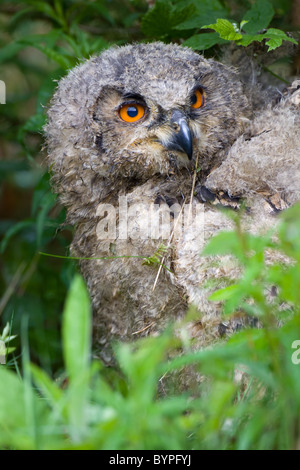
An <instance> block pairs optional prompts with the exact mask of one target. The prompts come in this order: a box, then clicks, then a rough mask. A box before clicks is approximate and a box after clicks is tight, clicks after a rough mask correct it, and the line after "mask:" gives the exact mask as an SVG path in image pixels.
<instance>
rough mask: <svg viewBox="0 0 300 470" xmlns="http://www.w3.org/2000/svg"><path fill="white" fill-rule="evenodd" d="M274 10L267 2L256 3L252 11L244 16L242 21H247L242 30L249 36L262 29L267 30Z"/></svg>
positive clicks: (262, 0)
mask: <svg viewBox="0 0 300 470" xmlns="http://www.w3.org/2000/svg"><path fill="white" fill-rule="evenodd" d="M274 13H275V11H274V8H273V6H272V5H271V3H270V2H268V1H267V0H259V1H257V2H255V3H254V4H253V5H252V7H251V9H250V10H249V11H247V13H246V14H245V15H244V17H243V20H242V21H247V24H245V23H244V24H243V26H242V28H243V30H244V31H246V33H248V34H255V33H257V32H258V31H260V30H261V29H266V28H267V27H268V26H269V24H270V22H271V20H272V18H273V16H274Z"/></svg>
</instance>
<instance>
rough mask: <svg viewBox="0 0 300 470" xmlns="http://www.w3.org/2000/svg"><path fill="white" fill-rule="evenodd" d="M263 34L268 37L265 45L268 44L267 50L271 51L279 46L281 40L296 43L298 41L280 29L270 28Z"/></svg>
mask: <svg viewBox="0 0 300 470" xmlns="http://www.w3.org/2000/svg"><path fill="white" fill-rule="evenodd" d="M264 36H265V38H266V39H268V38H269V39H268V40H267V41H266V44H267V46H269V49H268V52H269V51H272V50H273V49H276V48H277V47H280V46H281V44H282V41H289V42H293V43H294V44H298V42H297V41H296V40H295V39H293V38H290V37H288V36H287V35H286V34H285V33H284V32H283V31H281V30H280V29H275V28H270V29H268V31H267V32H266V33H265V35H264Z"/></svg>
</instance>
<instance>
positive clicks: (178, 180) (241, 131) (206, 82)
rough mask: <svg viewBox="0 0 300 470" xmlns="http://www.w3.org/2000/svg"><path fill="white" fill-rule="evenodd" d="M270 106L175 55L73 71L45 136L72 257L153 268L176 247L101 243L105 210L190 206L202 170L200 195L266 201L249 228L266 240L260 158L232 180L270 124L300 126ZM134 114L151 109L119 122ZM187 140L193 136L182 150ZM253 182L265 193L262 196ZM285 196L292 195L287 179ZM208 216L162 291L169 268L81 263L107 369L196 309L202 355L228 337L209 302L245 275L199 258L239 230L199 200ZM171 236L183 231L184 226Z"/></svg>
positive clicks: (176, 257)
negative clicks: (212, 241)
mask: <svg viewBox="0 0 300 470" xmlns="http://www.w3.org/2000/svg"><path fill="white" fill-rule="evenodd" d="M196 90H200V93H201V99H203V102H202V104H201V105H200V106H199V107H198V108H194V107H193V104H194V101H195V100H196V97H195V96H196V95H197V93H198V92H197V91H196ZM197 96H198V95H197ZM261 96H262V98H261V107H262V108H264V107H265V109H266V110H265V111H262V110H260V111H259V113H258V108H257V104H256V105H254V104H253V103H254V102H255V103H257V102H258V101H259V100H258V99H257V97H258V91H257V87H256V86H255V93H254V89H253V88H252V89H251V87H249V86H248V87H247V86H245V85H244V84H243V83H242V82H241V81H240V80H239V78H238V75H237V74H236V72H235V70H234V69H231V68H230V67H227V66H225V65H222V64H220V63H218V62H216V61H213V60H206V59H204V58H203V57H201V56H199V55H198V54H196V53H194V52H192V51H191V50H190V49H188V48H183V47H180V46H177V45H175V44H169V45H165V44H163V43H153V44H136V45H128V46H124V47H120V48H118V47H115V48H111V49H109V50H107V51H105V52H103V53H102V54H101V55H100V56H99V57H94V58H91V59H90V60H89V61H86V62H84V63H83V64H81V65H79V66H78V67H76V68H75V69H73V70H71V71H70V73H69V74H68V76H67V77H66V78H64V79H62V80H61V81H60V83H59V86H58V89H57V91H56V93H55V95H54V97H53V99H52V103H51V106H50V108H49V111H48V124H47V125H46V128H45V131H46V138H47V147H48V154H49V160H48V164H49V166H51V171H52V174H53V176H52V183H53V188H54V190H55V191H56V192H57V193H58V194H59V195H60V200H61V203H62V204H64V205H65V206H66V207H67V209H68V220H69V222H70V223H72V224H74V225H75V226H76V230H75V236H74V240H73V242H72V245H71V251H72V254H73V255H76V256H81V257H101V256H140V257H149V256H152V255H153V253H155V251H157V249H158V247H159V245H160V244H161V243H162V242H163V243H164V244H167V242H168V237H167V238H166V237H163V236H162V237H160V238H158V239H157V238H155V239H153V238H149V237H148V238H145V239H141V238H139V237H138V238H135V237H134V236H133V233H131V236H130V237H129V238H127V239H125V240H124V239H120V238H119V237H118V235H119V233H118V231H117V232H116V235H115V236H113V237H111V238H108V239H99V236H97V226H98V224H99V222H101V217H102V219H103V214H100V212H99V204H104V203H105V204H111V205H113V206H114V207H118V202H119V197H120V196H125V195H126V196H127V202H128V204H129V205H130V204H133V203H135V202H139V203H143V204H145V207H148V206H149V205H150V204H153V203H157V204H160V208H156V210H158V211H163V210H164V207H165V204H164V203H166V204H169V205H171V203H174V202H178V204H179V205H182V204H183V203H187V202H189V199H190V194H191V190H192V184H193V174H194V170H195V163H196V161H197V160H198V166H199V168H200V171H198V173H197V184H198V185H203V184H207V186H208V187H209V188H210V189H212V190H213V191H216V192H218V191H220V190H225V191H227V192H228V193H229V194H232V195H235V194H238V195H239V194H240V193H242V194H243V195H246V196H247V195H248V193H249V195H251V197H252V198H253V197H254V196H255V197H254V199H253V200H255V203H254V202H253V217H252V218H249V221H248V220H246V221H245V225H246V226H247V227H248V229H250V230H251V229H253V230H256V231H258V230H259V226H258V225H259V224H257V220H261V212H260V211H264V210H265V209H264V207H265V206H264V205H262V206H261V207H262V209H258V212H257V217H258V219H256V215H255V214H256V212H255V207H256V208H257V207H258V208H259V207H260V202H261V200H262V196H259V195H258V193H259V191H260V184H261V186H264V187H265V185H264V184H262V181H263V174H262V173H261V169H260V171H259V174H256V176H254V174H253V172H254V173H256V172H255V168H257V167H256V165H255V160H254V159H252V160H253V162H252V166H251V165H250V167H251V171H250V173H251V178H250V174H249V172H248V173H247V170H245V168H247V162H248V161H250V160H251V155H252V153H251V148H250V149H248V151H247V157H246V155H245V158H244V159H242V161H243V163H242V165H241V166H242V168H241V169H238V170H237V173H236V175H235V176H234V178H233V180H230V175H233V174H234V173H233V172H232V171H231V169H232V167H234V168H236V167H237V166H238V167H239V158H240V157H237V155H240V154H243V148H244V145H245V139H248V140H247V145H248V144H249V145H248V147H250V146H251V145H252V144H251V142H252V143H254V142H256V140H255V139H257V138H259V137H254V136H256V135H257V134H258V132H259V129H261V126H262V123H263V122H264V119H265V118H267V117H268V119H271V121H270V123H271V124H272V125H273V124H274V123H273V122H272V119H273V116H276V120H277V122H276V126H277V127H278V126H279V127H280V126H281V125H282V124H283V123H282V124H281V121H280V116H281V111H282V110H283V109H285V111H282V115H284V118H283V119H284V122H286V120H287V119H288V120H289V122H290V124H291V126H292V121H293V119H296V120H297V119H298V110H297V109H298V108H297V106H295V105H294V104H293V105H292V104H291V103H288V100H285V101H284V103H285V105H283V104H281V103H280V104H279V105H277V108H275V109H274V108H271V105H268V104H267V103H264V101H263V99H264V98H263V96H264V95H263V94H262V95H261ZM254 97H255V99H254ZM132 104H136V106H141V108H139V109H142V110H143V111H141V113H144V114H142V117H141V118H140V119H138V120H137V121H134V122H125V121H124V120H123V119H122V118H121V117H120V112H121V111H120V110H121V109H122V107H124V106H125V105H126V106H127V105H129V106H131V105H132ZM284 106H285V107H284ZM254 108H255V109H254ZM136 109H137V108H136ZM132 112H133V111H132V110H131V113H132ZM176 113H177V114H176ZM255 113H258V114H257V117H256V116H255ZM264 113H266V114H265V115H264ZM287 114H288V117H287ZM178 116H179V117H178ZM264 116H265V117H264ZM179 118H180V119H181V120H180V119H179ZM184 126H185V127H184ZM277 127H276V129H277ZM184 132H185V134H184ZM268 132H269V130H268ZM276 132H277V131H276ZM180 133H181V134H182V133H183V134H184V135H183V134H182V135H181V137H180V140H179V134H180ZM187 133H188V134H187ZM298 134H299V133H297V137H296V139H298V140H297V142H296V144H295V145H296V147H297V145H298V143H299V135H298ZM262 135H263V134H262ZM243 136H247V137H243ZM264 137H265V138H266V139H269V140H268V141H269V148H268V151H267V152H266V156H265V165H266V168H267V167H268V168H269V170H270V171H269V173H268V178H267V179H268V180H269V181H271V179H272V176H270V175H272V174H273V175H275V173H276V169H275V168H274V165H275V164H273V160H272V158H273V151H272V145H275V146H276V145H277V144H272V142H273V139H274V135H272V138H271V135H270V137H268V134H267V133H266V132H265V134H264ZM249 139H250V140H249ZM187 141H188V142H189V144H191V141H192V143H193V148H194V150H193V158H192V159H189V158H188V155H187V154H186V153H189V151H188V149H187V147H186V145H187V144H186V143H187ZM259 148H260V147H259ZM258 151H259V150H258ZM249 155H250V160H249ZM297 155H298V154H297V152H295V154H294V155H293V157H292V159H291V160H290V161H289V168H294V166H295V165H296V166H297V165H298V157H297ZM190 156H191V155H190ZM268 161H269V162H270V163H268ZM270 164H271V168H270ZM226 165H227V166H226ZM250 167H249V168H250ZM223 168H224V171H225V169H226V171H225V173H224V171H223ZM272 168H274V171H273V173H272ZM244 170H245V171H244ZM243 172H244V176H243V181H244V180H245V184H244V186H243V187H242V188H241V187H239V186H238V182H239V181H241V180H242V178H241V174H242V173H243ZM224 176H225V178H224ZM248 177H249V178H248ZM253 178H256V179H257V180H258V181H256V183H255V184H254V185H252V186H251V185H250V180H251V181H252V180H253ZM277 179H278V178H277ZM279 179H280V177H279ZM248 183H249V184H248ZM236 184H237V186H234V185H236ZM278 184H279V183H278ZM278 184H277V185H275V186H276V187H275V186H274V185H272V184H269V185H268V189H269V190H270V191H273V193H274V194H275V193H276V194H277V193H278V191H282V190H285V191H287V190H288V188H287V187H285V188H282V187H280V188H279V186H278ZM284 184H285V186H287V185H288V178H287V179H285V182H284ZM295 184H296V182H295ZM279 185H280V184H279ZM250 186H251V187H250ZM241 189H242V191H241ZM297 189H298V188H297ZM293 194H296V193H295V191H294V190H293ZM297 197H298V195H296V196H295V197H294V198H292V201H291V202H294V200H295V199H297ZM255 198H256V199H255ZM257 198H258V199H257ZM250 199H251V198H250ZM251 200H252V199H251ZM200 204H201V207H204V209H205V218H204V227H202V228H201V230H202V231H203V230H204V237H200V236H199V234H198V233H197V231H196V230H195V227H194V226H192V225H191V226H190V230H189V229H188V230H186V231H185V233H184V236H183V237H178V238H176V237H174V238H173V239H172V240H171V243H170V245H171V248H170V249H169V251H168V253H166V254H165V257H164V264H165V265H166V266H167V267H168V268H170V270H171V271H172V274H171V273H170V272H168V271H167V270H165V269H163V270H162V271H161V273H160V276H159V279H158V281H157V282H156V277H157V272H158V266H157V265H155V264H154V265H153V264H152V265H147V264H143V263H142V261H141V260H140V259H138V258H130V257H128V258H124V257H123V258H120V259H114V260H83V261H81V263H80V265H81V270H82V272H83V274H84V277H85V279H86V281H87V285H88V287H89V290H90V293H91V298H92V302H93V308H94V343H95V347H96V349H98V350H99V352H100V354H101V356H102V357H103V359H104V360H105V361H106V362H107V363H109V362H110V361H111V351H110V344H111V341H112V340H113V339H121V340H132V339H134V338H136V337H138V336H142V335H147V334H155V333H156V332H157V331H160V330H161V329H162V328H164V327H165V326H166V325H167V324H168V322H170V321H172V320H176V319H179V318H182V317H183V316H184V315H185V313H186V310H187V308H188V305H189V304H190V303H194V304H195V305H196V307H197V308H198V309H199V316H201V318H202V325H205V327H204V326H203V328H202V327H201V328H200V329H199V328H198V329H196V330H197V331H196V330H195V328H194V329H193V325H192V326H191V334H192V335H193V336H195V337H197V338H198V341H199V344H200V345H203V344H206V343H207V341H209V340H210V338H215V337H216V336H217V334H218V325H219V323H220V318H219V311H220V305H215V304H213V303H211V302H209V301H208V300H207V297H208V293H209V292H210V290H209V289H207V288H206V287H205V282H206V280H207V279H208V278H209V277H211V278H214V279H217V283H216V286H215V288H217V287H218V286H221V285H223V283H224V282H225V281H224V279H225V277H228V276H227V274H230V276H231V275H232V276H237V275H238V274H239V270H238V267H237V266H236V265H235V264H234V263H232V261H231V260H230V259H229V258H226V260H225V261H226V263H227V264H226V263H225V264H224V260H222V269H220V267H217V268H216V267H213V266H212V264H211V260H209V258H201V257H200V256H199V253H200V251H201V249H202V247H203V245H204V244H205V240H207V239H208V238H209V237H210V236H212V235H213V234H214V233H216V232H217V231H218V230H221V229H223V228H228V227H230V222H229V221H228V220H227V219H225V217H224V216H221V215H220V214H219V213H218V212H217V210H216V209H215V208H214V207H211V206H210V205H209V204H205V205H204V206H203V204H202V202H200V201H199V200H197V198H194V200H193V203H192V206H193V209H192V215H193V214H194V212H195V211H196V210H197V206H199V205H200ZM117 217H118V213H117ZM143 217H144V216H143V214H140V216H137V219H138V222H139V224H140V225H143V224H144V223H145V220H144V218H143ZM273 220H274V219H273V218H272V214H268V213H267V215H266V217H265V218H264V221H263V224H260V225H263V226H269V225H270V224H272V223H274V222H273ZM136 222H137V221H136V220H135V221H134V223H136ZM171 224H173V228H174V221H173V220H171ZM261 229H264V227H261ZM169 241H170V240H169ZM226 271H228V272H226ZM230 276H229V277H230ZM154 285H155V289H154V290H153V286H154Z"/></svg>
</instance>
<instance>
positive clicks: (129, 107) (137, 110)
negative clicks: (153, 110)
mask: <svg viewBox="0 0 300 470" xmlns="http://www.w3.org/2000/svg"><path fill="white" fill-rule="evenodd" d="M144 114H145V108H144V106H142V105H141V104H138V103H130V104H124V105H122V106H121V108H120V109H119V116H120V118H121V119H122V120H123V121H125V122H137V121H139V120H140V119H142V117H143V116H144Z"/></svg>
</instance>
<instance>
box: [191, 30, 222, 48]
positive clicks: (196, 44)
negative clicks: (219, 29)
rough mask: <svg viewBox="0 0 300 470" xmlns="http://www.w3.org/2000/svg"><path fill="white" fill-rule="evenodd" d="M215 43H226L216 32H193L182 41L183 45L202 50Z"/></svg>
mask: <svg viewBox="0 0 300 470" xmlns="http://www.w3.org/2000/svg"><path fill="white" fill-rule="evenodd" d="M216 44H226V41H225V40H224V39H222V38H220V36H219V34H218V33H202V34H195V35H194V36H191V37H190V38H189V39H187V40H186V41H184V43H183V46H187V47H191V48H192V49H194V50H196V51H204V50H206V49H209V48H210V47H212V46H214V45H216Z"/></svg>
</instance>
